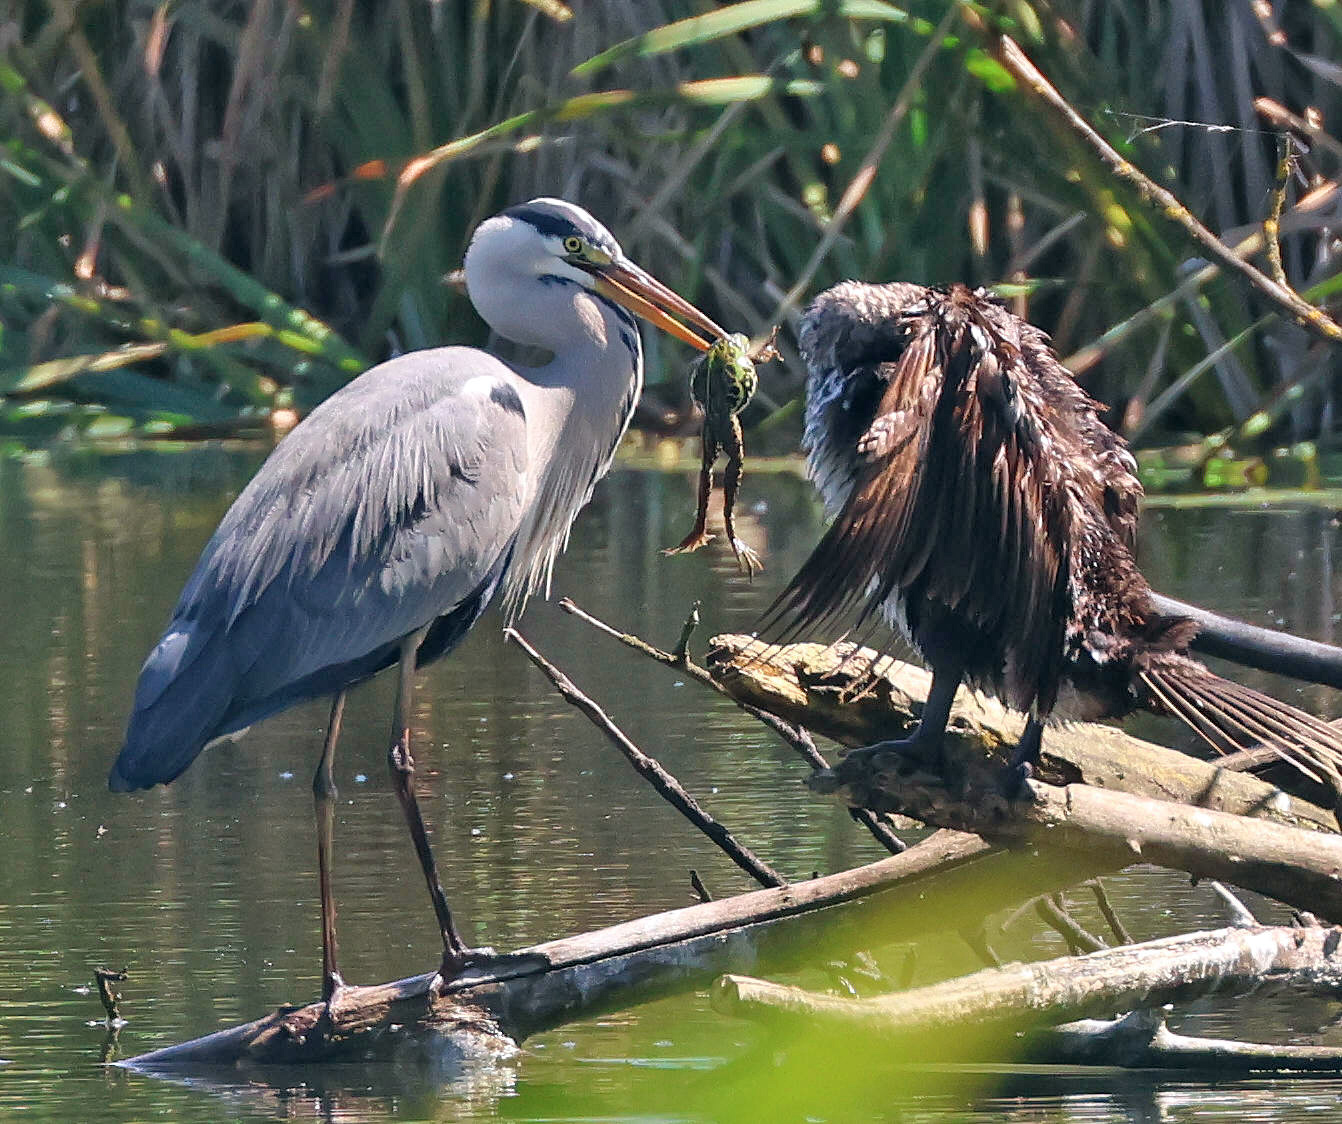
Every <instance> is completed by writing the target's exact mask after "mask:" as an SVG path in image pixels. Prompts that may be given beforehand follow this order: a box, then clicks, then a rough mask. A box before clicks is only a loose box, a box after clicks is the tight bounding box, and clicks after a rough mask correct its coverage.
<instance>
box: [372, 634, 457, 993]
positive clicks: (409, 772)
mask: <svg viewBox="0 0 1342 1124" xmlns="http://www.w3.org/2000/svg"><path fill="white" fill-rule="evenodd" d="M426 632H427V629H422V630H421V631H419V632H416V633H413V634H412V635H410V636H407V637H406V638H405V640H403V641H402V642H401V663H400V668H399V674H400V683H399V687H398V689H397V692H396V712H395V715H394V717H393V721H392V731H391V736H392V746H391V749H390V751H389V752H388V754H387V763H388V764H389V765H390V767H391V779H392V784H393V785H394V787H395V789H396V798H397V799H398V800H399V801H400V802H401V810H402V811H403V812H404V813H405V822H406V824H407V826H408V827H409V828H410V840H411V842H412V843H413V844H414V845H415V854H416V855H417V856H419V865H420V869H421V870H423V871H424V881H425V882H427V883H428V886H429V898H430V900H432V902H433V911H434V913H435V914H436V915H437V917H438V928H439V931H440V932H441V933H442V937H443V966H442V969H441V971H440V973H439V974H440V976H441V977H442V979H444V980H449V979H452V978H453V977H454V976H456V975H458V974H459V973H460V972H461V969H462V968H463V967H465V965H466V964H467V963H468V961H469V960H470V950H469V949H468V948H467V947H466V944H465V942H464V941H462V939H461V935H460V934H459V933H458V932H457V927H456V925H455V923H454V922H453V921H452V911H451V909H449V908H448V904H447V895H446V894H445V893H444V892H443V884H442V882H441V881H440V880H439V878H438V864H437V863H436V862H435V861H434V858H433V849H432V848H431V847H430V846H429V833H428V830H427V829H426V828H425V826H424V816H423V815H422V814H421V812H420V810H419V801H418V800H417V799H416V797H415V789H414V780H415V759H414V758H413V757H412V756H411V755H410V709H411V706H410V704H411V698H412V696H413V693H414V685H415V654H416V653H417V652H418V651H419V646H420V643H421V642H422V641H423V639H424V635H425V633H426Z"/></svg>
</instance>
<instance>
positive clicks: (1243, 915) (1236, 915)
mask: <svg viewBox="0 0 1342 1124" xmlns="http://www.w3.org/2000/svg"><path fill="white" fill-rule="evenodd" d="M1207 885H1208V886H1210V887H1211V888H1212V889H1213V890H1215V891H1216V894H1217V896H1218V897H1219V898H1220V899H1221V900H1222V901H1223V902H1225V904H1226V908H1227V910H1229V912H1230V923H1231V924H1232V925H1234V926H1235V928H1237V929H1252V928H1254V927H1255V926H1257V925H1259V924H1261V922H1260V921H1259V920H1258V918H1256V917H1255V916H1254V915H1253V913H1252V911H1251V910H1250V909H1249V907H1248V906H1247V905H1245V904H1244V903H1243V902H1242V901H1240V898H1239V895H1238V894H1236V893H1235V892H1234V891H1233V890H1231V889H1230V888H1229V887H1228V886H1226V885H1225V884H1224V883H1222V882H1217V881H1216V880H1215V879H1210V880H1208V882H1207Z"/></svg>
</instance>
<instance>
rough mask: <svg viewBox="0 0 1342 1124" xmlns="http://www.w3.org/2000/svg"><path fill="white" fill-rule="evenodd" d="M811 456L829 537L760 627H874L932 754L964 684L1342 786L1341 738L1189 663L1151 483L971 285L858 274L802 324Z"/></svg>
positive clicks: (1042, 711)
mask: <svg viewBox="0 0 1342 1124" xmlns="http://www.w3.org/2000/svg"><path fill="white" fill-rule="evenodd" d="M801 350H802V355H803V357H804V358H805V360H806V364H807V367H808V369H809V378H808V385H807V408H806V435H805V442H804V444H805V447H806V451H807V455H808V461H809V466H810V471H811V476H812V478H813V479H814V480H815V482H816V485H817V487H818V488H819V489H820V491H821V494H822V496H823V498H824V500H825V504H826V507H827V509H828V511H829V512H830V513H831V514H832V515H833V516H834V520H833V523H832V524H831V526H830V527H829V530H828V531H827V532H826V534H825V536H824V538H823V539H822V540H821V541H820V544H819V545H818V546H817V547H816V549H815V551H814V552H813V553H812V554H811V556H810V558H809V559H808V560H807V561H806V562H805V564H804V565H803V566H802V568H801V570H800V571H799V572H798V574H797V575H796V577H794V578H793V579H792V581H791V583H789V585H788V586H787V588H786V589H785V590H784V591H783V592H782V594H780V596H779V598H778V600H777V601H776V602H775V603H774V605H773V607H772V608H771V609H770V611H769V613H768V615H767V616H766V628H767V629H769V630H770V631H774V632H778V633H781V634H782V635H783V636H784V637H789V638H790V637H793V636H796V635H799V634H800V633H802V632H806V631H809V630H811V629H813V628H816V627H821V626H824V625H826V624H830V623H833V622H836V621H840V620H842V621H846V622H849V623H851V624H853V625H855V626H857V627H860V626H861V625H862V624H864V623H867V622H869V621H870V620H871V618H872V617H873V616H874V615H876V614H879V615H881V616H883V617H884V618H885V619H886V621H887V622H888V623H889V624H890V625H891V626H892V627H894V628H897V629H899V630H900V631H902V632H903V633H904V634H905V635H906V636H907V638H908V639H909V640H910V642H911V643H912V644H913V645H914V646H915V647H916V648H917V649H918V650H919V651H920V652H921V653H922V655H923V657H924V658H925V659H926V660H927V662H928V664H929V666H930V667H931V668H932V671H933V686H932V692H931V695H930V696H929V699H928V704H927V707H926V708H925V711H924V717H923V722H922V725H921V726H920V728H919V730H918V731H917V732H916V733H915V734H914V735H913V736H912V738H910V739H909V741H908V743H907V744H908V747H909V748H910V749H911V750H915V751H920V752H922V753H924V754H936V753H939V747H940V743H941V735H942V733H943V731H944V729H945V721H946V716H947V714H948V713H949V707H950V698H951V696H953V695H954V692H955V688H956V686H957V685H958V684H959V683H960V681H961V680H962V679H967V680H969V681H970V682H972V683H974V684H976V685H978V686H981V687H983V688H985V689H988V690H990V691H992V692H993V693H995V694H997V695H998V696H999V697H1001V698H1002V699H1003V701H1005V702H1006V703H1008V704H1009V705H1011V706H1013V707H1016V708H1018V709H1020V710H1023V711H1026V712H1028V713H1029V714H1030V716H1031V722H1030V724H1029V726H1028V727H1027V731H1026V734H1025V736H1024V737H1023V738H1022V742H1021V747H1020V751H1019V755H1018V760H1019V761H1020V762H1023V763H1028V762H1029V761H1031V760H1033V759H1034V758H1035V756H1036V755H1037V753H1038V746H1039V737H1040V733H1041V723H1042V721H1043V720H1044V719H1046V718H1048V717H1049V716H1050V715H1053V716H1057V717H1064V718H1083V719H1096V718H1106V717H1118V716H1121V715H1124V714H1127V713H1129V712H1130V711H1133V710H1136V709H1149V710H1154V711H1156V712H1158V713H1164V714H1171V715H1173V716H1175V717H1177V718H1179V719H1181V720H1183V721H1184V722H1185V723H1187V724H1188V725H1189V726H1190V727H1191V728H1192V729H1194V730H1195V731H1196V732H1197V733H1198V734H1199V735H1200V736H1201V737H1202V738H1204V739H1205V740H1206V741H1207V742H1209V743H1210V744H1211V745H1212V746H1214V747H1215V748H1216V749H1217V750H1219V751H1222V752H1226V751H1231V750H1235V749H1239V748H1244V747H1247V746H1250V745H1253V744H1256V743H1260V742H1261V743H1265V744H1267V745H1270V746H1272V747H1273V748H1274V749H1275V750H1276V751H1277V752H1278V753H1279V754H1280V755H1281V756H1282V757H1284V758H1286V759H1287V760H1289V761H1291V762H1292V763H1293V764H1295V765H1296V766H1297V767H1298V768H1300V769H1301V770H1302V771H1303V772H1305V773H1308V774H1309V775H1311V776H1314V777H1316V779H1319V778H1321V777H1323V776H1327V777H1329V778H1334V777H1336V776H1337V766H1338V763H1339V762H1342V733H1339V731H1337V730H1334V729H1333V728H1332V727H1331V726H1329V725H1328V724H1327V723H1325V722H1322V721H1320V720H1319V719H1317V718H1314V717H1312V716H1310V715H1308V714H1305V713H1304V712H1302V711H1299V710H1296V709H1294V708H1292V707H1288V706H1284V705H1283V704H1281V703H1279V702H1277V701H1275V700H1273V699H1269V698H1268V697H1267V696H1265V695H1262V694H1260V693H1259V692H1257V691H1254V690H1252V689H1251V688H1248V687H1244V686H1242V685H1240V684H1237V683H1231V682H1229V681H1227V680H1225V679H1222V678H1220V677H1219V676H1217V675H1214V674H1213V673H1212V672H1211V671H1209V670H1208V669H1207V668H1206V667H1204V666H1203V665H1202V664H1200V663H1198V662H1197V661H1196V660H1194V659H1192V658H1191V657H1189V656H1188V654H1187V650H1188V645H1189V642H1190V641H1191V640H1192V638H1193V636H1194V635H1195V634H1196V625H1194V624H1193V622H1192V621H1190V620H1188V619H1186V618H1183V617H1173V616H1163V615H1161V614H1160V613H1159V612H1157V610H1156V608H1155V606H1154V605H1153V604H1152V602H1151V589H1150V586H1148V585H1147V583H1146V580H1145V578H1143V577H1142V575H1141V572H1140V571H1139V570H1138V569H1137V565H1136V562H1135V561H1134V558H1133V550H1134V544H1135V536H1136V526H1137V508H1138V503H1139V500H1140V498H1141V494H1142V489H1141V485H1140V483H1139V482H1138V480H1137V477H1136V463H1135V462H1134V461H1133V459H1132V456H1131V454H1130V453H1129V452H1128V449H1127V446H1126V444H1125V443H1124V442H1123V441H1122V439H1121V438H1119V437H1118V436H1116V435H1115V434H1114V433H1113V432H1112V431H1111V430H1109V429H1108V427H1107V426H1105V425H1104V423H1103V422H1102V421H1101V420H1100V418H1099V415H1098V410H1099V407H1098V405H1097V404H1096V403H1095V402H1093V401H1092V400H1091V399H1090V398H1089V397H1087V396H1086V394H1085V393H1084V392H1083V391H1082V390H1081V389H1080V388H1079V387H1078V386H1077V385H1076V383H1075V381H1073V379H1072V377H1071V376H1070V375H1069V374H1068V372H1067V371H1066V369H1065V368H1064V367H1063V366H1062V364H1061V363H1059V362H1058V360H1057V357H1056V356H1055V355H1054V354H1053V352H1052V350H1051V349H1050V348H1049V346H1048V342H1047V337H1046V336H1045V335H1044V333H1043V332H1041V331H1040V330H1039V329H1037V328H1035V327H1033V326H1032V325H1030V324H1028V323H1026V322H1025V321H1023V320H1021V319H1020V318H1018V317H1016V316H1013V315H1012V314H1011V313H1009V312H1007V311H1006V310H1005V309H1003V308H1001V307H1000V306H998V305H996V304H994V303H992V302H991V301H990V300H988V299H987V298H986V297H985V296H984V295H983V294H982V293H981V292H979V293H975V292H971V291H970V290H969V289H967V288H966V287H965V286H963V285H955V286H952V287H951V288H950V289H949V290H939V289H928V288H923V287H921V286H918V285H908V284H898V283H896V284H889V285H866V284H861V283H858V282H845V283H843V284H841V285H837V286H835V287H834V288H833V289H830V290H829V291H828V292H826V293H823V294H821V296H819V297H818V298H817V299H816V300H815V302H814V303H813V304H812V305H811V307H810V309H808V311H807V313H806V315H805V317H804V318H803V321H802V327H801Z"/></svg>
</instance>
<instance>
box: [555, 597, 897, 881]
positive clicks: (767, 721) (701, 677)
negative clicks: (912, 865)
mask: <svg viewBox="0 0 1342 1124" xmlns="http://www.w3.org/2000/svg"><path fill="white" fill-rule="evenodd" d="M559 607H560V608H561V609H563V610H564V612H566V613H569V614H570V615H572V616H575V617H577V618H578V619H579V620H580V621H583V622H585V623H586V624H589V625H591V626H592V627H593V628H594V629H596V630H597V631H598V632H601V633H604V634H605V635H606V636H609V637H610V638H611V639H613V640H618V641H619V642H620V643H621V644H623V645H624V646H625V647H627V648H632V649H633V650H634V651H636V652H640V653H642V654H643V655H645V656H647V657H648V658H649V659H652V660H656V661H657V662H658V663H663V664H666V666H667V667H674V668H675V669H676V670H677V671H680V672H683V673H684V674H686V675H688V676H689V677H690V678H691V679H693V680H694V681H695V682H696V683H702V684H704V685H705V686H706V687H711V688H712V689H713V690H715V691H717V692H718V694H720V695H722V696H724V697H725V698H729V699H731V700H732V702H734V703H735V704H736V705H737V706H739V707H740V708H741V709H742V710H744V711H745V712H746V713H747V714H749V715H750V716H751V717H752V718H755V719H757V720H758V721H760V722H763V723H764V725H766V726H768V727H769V729H771V730H772V731H773V732H774V733H775V734H777V735H778V736H779V737H780V738H782V739H783V741H785V742H786V743H787V744H788V745H789V746H791V747H792V748H793V749H794V750H795V751H796V752H797V753H798V754H799V755H800V756H801V758H802V760H803V761H805V762H806V763H807V764H808V765H810V766H811V767H812V768H813V769H828V768H829V762H828V760H827V759H826V757H825V755H824V754H822V753H821V752H820V750H818V749H817V748H816V745H815V741H814V740H813V739H812V737H811V735H810V734H809V733H808V732H807V731H806V730H805V729H804V728H803V727H801V726H794V725H792V723H790V722H785V721H784V720H783V719H781V718H779V717H778V715H776V714H770V713H769V712H768V711H767V710H761V709H760V708H759V707H755V706H751V705H750V704H749V703H743V702H741V701H740V700H739V699H737V698H734V697H733V696H732V694H731V692H730V691H728V690H727V689H726V688H725V687H723V686H722V684H721V683H719V682H718V681H717V680H716V679H714V678H713V676H712V675H711V674H710V673H709V672H708V670H707V669H705V668H703V667H700V666H699V665H698V664H697V663H695V662H694V661H693V660H692V659H690V657H689V653H688V652H686V653H685V654H684V656H683V657H680V656H677V654H676V653H675V652H664V651H662V649H660V648H656V647H654V646H653V645H651V644H649V643H648V642H647V641H646V640H643V639H641V638H640V637H638V636H635V635H633V634H632V633H629V632H620V631H619V630H618V629H615V628H612V627H611V626H610V625H608V624H607V623H606V622H605V621H603V620H601V619H600V618H598V617H594V616H592V614H591V613H589V612H587V611H586V610H585V609H582V608H580V607H579V606H578V605H577V604H576V603H574V601H573V600H572V599H571V598H568V597H563V598H560V600H559ZM687 623H688V622H687ZM686 639H687V641H688V637H687V638H686ZM849 814H850V815H851V816H852V818H853V819H854V820H855V821H856V822H857V823H860V824H861V825H862V826H863V827H865V828H866V829H867V830H868V831H869V832H871V834H872V835H873V836H874V837H875V839H876V841H877V842H878V843H880V844H881V846H883V847H884V848H885V849H886V850H887V851H889V852H890V853H891V854H892V855H898V854H900V853H901V852H902V851H905V850H907V849H908V844H906V843H905V842H904V841H903V840H902V839H900V837H899V836H898V835H896V834H895V833H894V831H893V830H892V829H891V827H890V824H889V821H887V819H886V818H885V817H884V816H881V815H877V814H876V813H875V812H871V811H868V810H867V809H865V808H853V809H851V810H850V812H849Z"/></svg>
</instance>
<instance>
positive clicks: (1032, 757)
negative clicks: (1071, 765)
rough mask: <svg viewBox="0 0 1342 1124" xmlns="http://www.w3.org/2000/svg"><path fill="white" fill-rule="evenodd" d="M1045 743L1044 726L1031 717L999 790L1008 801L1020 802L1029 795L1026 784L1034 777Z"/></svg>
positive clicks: (1003, 774)
mask: <svg viewBox="0 0 1342 1124" xmlns="http://www.w3.org/2000/svg"><path fill="white" fill-rule="evenodd" d="M1043 742H1044V724H1043V723H1042V722H1041V721H1040V720H1039V719H1037V718H1034V717H1031V718H1030V720H1029V721H1028V722H1026V724H1025V730H1024V732H1022V734H1021V736H1020V741H1019V742H1017V743H1016V752H1015V753H1014V754H1012V756H1011V763H1010V764H1009V765H1008V766H1007V767H1006V768H1005V769H1004V770H1002V776H1001V780H1000V781H999V788H1000V789H1001V792H1002V795H1003V796H1005V797H1006V798H1007V799H1008V800H1019V799H1020V798H1021V797H1022V796H1028V795H1029V792H1030V789H1029V785H1027V784H1026V782H1027V781H1029V780H1030V779H1031V778H1033V777H1034V772H1035V766H1036V765H1038V764H1039V753H1040V750H1041V749H1042V748H1043Z"/></svg>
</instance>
